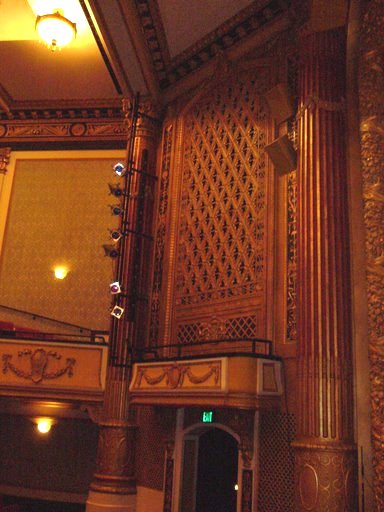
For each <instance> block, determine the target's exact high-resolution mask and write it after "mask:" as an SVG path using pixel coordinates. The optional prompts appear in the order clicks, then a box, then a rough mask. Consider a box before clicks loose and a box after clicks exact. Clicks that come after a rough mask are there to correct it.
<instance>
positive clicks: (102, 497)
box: [85, 490, 136, 512]
mask: <svg viewBox="0 0 384 512" xmlns="http://www.w3.org/2000/svg"><path fill="white" fill-rule="evenodd" d="M85 510H86V512H107V511H109V510H110V511H111V512H135V510H136V494H111V493H107V492H104V493H103V492H99V491H92V490H90V491H89V494H88V499H87V506H86V509H85Z"/></svg>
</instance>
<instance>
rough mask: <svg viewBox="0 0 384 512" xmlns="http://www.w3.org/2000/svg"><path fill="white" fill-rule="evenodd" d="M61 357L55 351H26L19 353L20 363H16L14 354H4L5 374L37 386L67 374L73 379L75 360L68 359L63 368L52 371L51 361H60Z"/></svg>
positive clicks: (40, 349)
mask: <svg viewBox="0 0 384 512" xmlns="http://www.w3.org/2000/svg"><path fill="white" fill-rule="evenodd" d="M61 357H62V356H61V355H60V354H59V353H58V352H56V351H55V350H48V351H46V350H44V349H43V348H38V349H35V350H31V349H24V350H20V351H19V352H18V358H19V359H18V363H15V362H13V361H12V358H13V355H12V354H3V357H2V359H3V373H7V372H8V371H11V372H13V373H14V374H15V375H16V376H17V377H20V378H22V379H26V380H30V381H32V382H34V383H35V384H39V383H40V382H42V381H43V380H49V379H57V378H59V377H61V376H62V375H65V374H67V375H68V377H72V376H73V366H74V365H75V363H76V359H74V358H67V359H66V361H65V364H64V366H62V367H61V368H55V369H53V368H52V369H51V367H50V363H51V361H52V360H56V361H60V360H61ZM25 359H26V360H27V365H25V364H23V362H24V360H25ZM55 366H56V365H55Z"/></svg>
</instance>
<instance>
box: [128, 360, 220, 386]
mask: <svg viewBox="0 0 384 512" xmlns="http://www.w3.org/2000/svg"><path fill="white" fill-rule="evenodd" d="M221 366H222V363H221V361H213V362H207V363H189V364H182V363H180V364H179V363H174V364H164V365H158V366H151V367H149V366H144V365H142V366H140V365H139V367H138V369H137V373H136V377H135V379H134V382H133V388H134V389H143V388H147V389H148V388H151V387H158V388H159V387H160V388H162V389H164V388H168V389H170V390H173V389H176V388H187V387H188V388H191V387H192V388H193V387H195V386H200V385H202V384H205V386H206V387H209V388H210V389H212V388H217V389H220V387H221V385H220V377H221V371H222V369H221Z"/></svg>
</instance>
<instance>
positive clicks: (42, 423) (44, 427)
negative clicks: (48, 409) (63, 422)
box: [36, 418, 53, 434]
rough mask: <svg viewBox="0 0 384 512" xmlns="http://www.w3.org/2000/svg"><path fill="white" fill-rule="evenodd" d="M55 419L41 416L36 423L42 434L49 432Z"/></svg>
mask: <svg viewBox="0 0 384 512" xmlns="http://www.w3.org/2000/svg"><path fill="white" fill-rule="evenodd" d="M52 424H53V421H52V420H51V418H39V419H38V420H37V423H36V428H37V430H38V431H39V432H40V434H48V432H49V431H50V430H51V428H52Z"/></svg>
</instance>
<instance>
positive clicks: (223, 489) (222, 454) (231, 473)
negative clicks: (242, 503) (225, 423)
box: [195, 428, 238, 512]
mask: <svg viewBox="0 0 384 512" xmlns="http://www.w3.org/2000/svg"><path fill="white" fill-rule="evenodd" d="M237 465H238V448H237V441H236V440H235V439H234V438H233V437H232V436H231V435H230V434H228V433H227V432H225V431H224V430H221V429H218V428H213V429H210V430H208V431H207V432H205V433H203V434H201V435H200V438H199V452H198V465H197V482H196V509H195V510H196V512H217V511H220V512H236V501H237Z"/></svg>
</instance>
